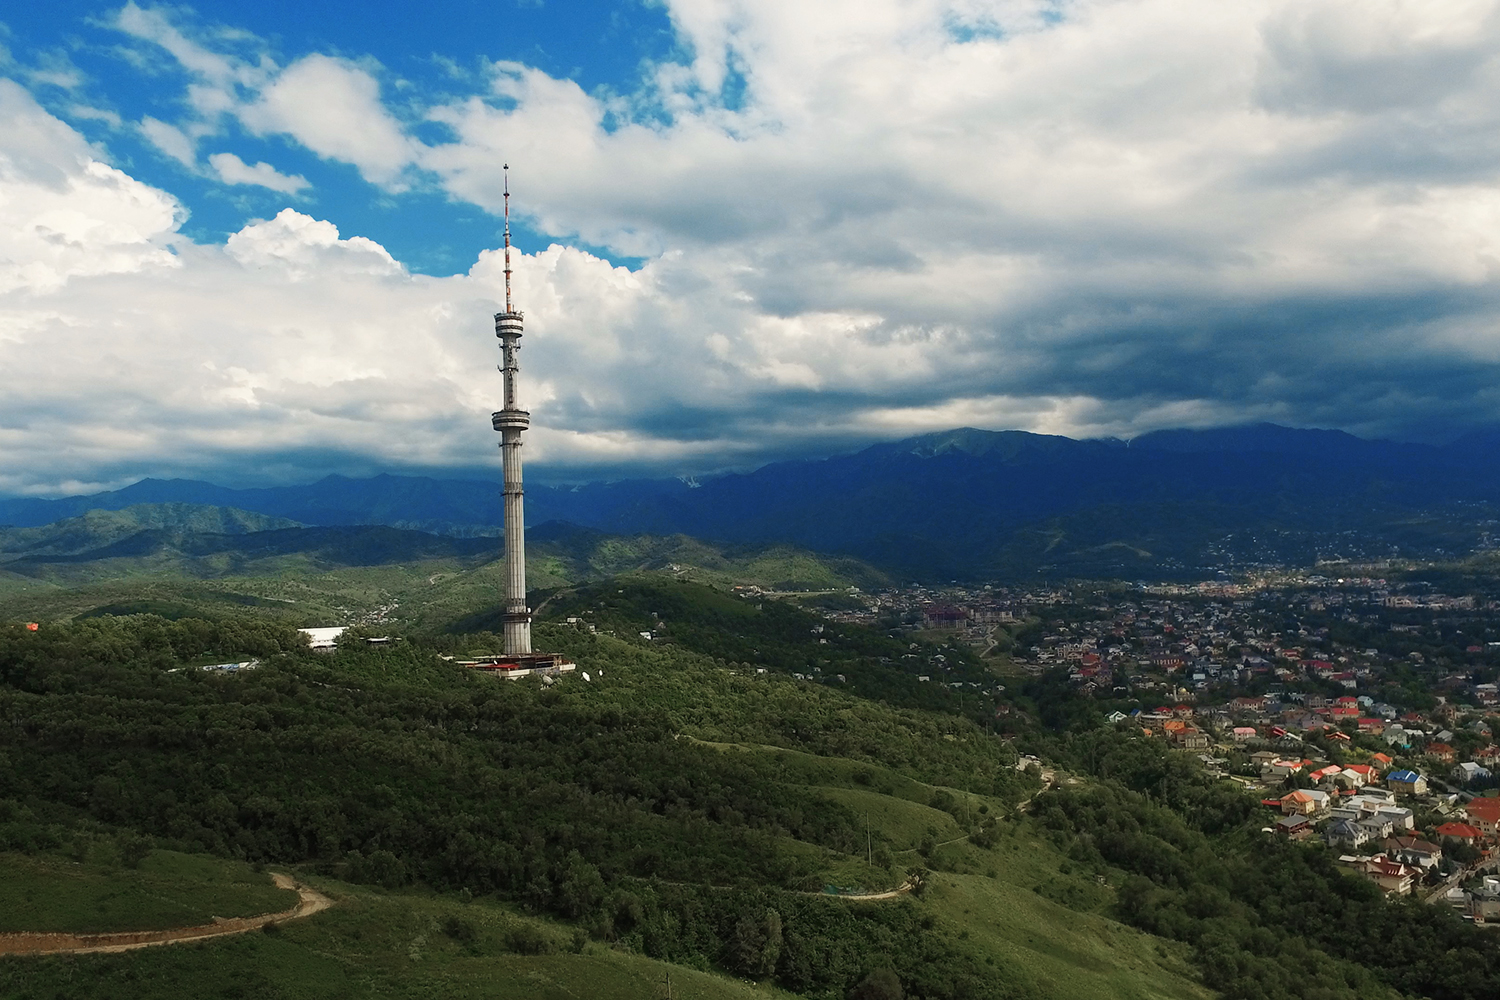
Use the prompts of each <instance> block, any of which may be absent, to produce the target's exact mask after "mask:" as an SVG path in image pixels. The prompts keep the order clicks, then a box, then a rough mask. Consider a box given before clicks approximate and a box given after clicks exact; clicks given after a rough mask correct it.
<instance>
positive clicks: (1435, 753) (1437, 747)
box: [1426, 743, 1453, 764]
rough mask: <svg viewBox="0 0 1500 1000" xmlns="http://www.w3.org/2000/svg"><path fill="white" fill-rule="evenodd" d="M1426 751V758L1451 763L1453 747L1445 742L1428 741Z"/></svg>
mask: <svg viewBox="0 0 1500 1000" xmlns="http://www.w3.org/2000/svg"><path fill="white" fill-rule="evenodd" d="M1426 753H1427V756H1428V758H1430V759H1432V760H1436V761H1440V762H1442V763H1444V764H1451V763H1453V748H1452V747H1450V746H1449V745H1448V744H1446V743H1429V744H1427V751H1426Z"/></svg>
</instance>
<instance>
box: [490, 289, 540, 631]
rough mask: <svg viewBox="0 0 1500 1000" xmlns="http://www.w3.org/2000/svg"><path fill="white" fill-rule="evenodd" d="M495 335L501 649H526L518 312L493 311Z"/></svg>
mask: <svg viewBox="0 0 1500 1000" xmlns="http://www.w3.org/2000/svg"><path fill="white" fill-rule="evenodd" d="M495 336H496V337H498V338H499V339H500V354H501V359H502V360H501V365H500V372H501V374H502V375H504V377H505V409H503V410H497V411H496V412H495V413H494V414H493V415H491V418H490V421H491V424H492V425H493V426H494V428H495V430H497V431H499V432H500V460H501V463H502V466H503V469H504V472H505V486H504V497H505V611H504V622H505V653H506V655H519V654H523V653H529V652H531V609H530V608H529V607H527V606H526V512H525V490H524V489H523V488H522V485H521V434H522V432H523V431H525V430H526V429H527V428H528V427H529V426H530V425H531V414H529V413H527V412H526V411H525V410H523V409H521V408H520V405H519V404H518V403H517V398H516V379H517V376H518V375H519V374H520V371H521V369H520V364H519V362H518V361H517V358H516V354H517V352H518V351H520V349H521V314H520V313H518V312H512V311H507V312H503V313H496V314H495Z"/></svg>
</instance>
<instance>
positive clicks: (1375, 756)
mask: <svg viewBox="0 0 1500 1000" xmlns="http://www.w3.org/2000/svg"><path fill="white" fill-rule="evenodd" d="M1370 763H1371V765H1373V766H1374V767H1377V768H1379V769H1380V770H1382V771H1388V770H1390V767H1391V765H1392V764H1394V763H1396V758H1394V757H1392V756H1390V755H1389V754H1383V753H1372V754H1370Z"/></svg>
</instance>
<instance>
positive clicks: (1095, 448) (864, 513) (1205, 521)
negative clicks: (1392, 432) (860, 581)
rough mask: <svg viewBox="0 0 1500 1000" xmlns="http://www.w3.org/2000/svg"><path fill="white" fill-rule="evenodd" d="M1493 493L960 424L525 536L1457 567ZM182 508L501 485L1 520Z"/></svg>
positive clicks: (427, 508) (576, 490)
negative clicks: (566, 532) (585, 532)
mask: <svg viewBox="0 0 1500 1000" xmlns="http://www.w3.org/2000/svg"><path fill="white" fill-rule="evenodd" d="M1497 496H1500V438H1497V437H1495V436H1493V435H1479V434H1476V435H1472V436H1470V437H1468V438H1464V439H1461V440H1459V441H1457V442H1455V443H1454V444H1452V445H1448V446H1444V447H1438V446H1431V445H1421V444H1406V443H1398V442H1391V441H1370V440H1365V439H1361V438H1357V437H1354V436H1352V435H1350V434H1346V433H1343V432H1340V431H1320V430H1301V429H1293V428H1286V427H1278V426H1275V425H1271V424H1260V425H1254V426H1247V427H1236V428H1225V429H1218V430H1206V431H1193V430H1175V431H1159V432H1155V433H1152V434H1147V435H1144V436H1142V437H1139V438H1136V439H1134V440H1132V441H1129V442H1126V441H1121V440H1115V439H1102V440H1101V439H1093V440H1073V439H1070V438H1065V437H1057V436H1049V435H1038V434H1030V433H1026V432H1021V431H998V432H995V431H980V430H974V429H969V428H962V429H957V430H953V431H946V432H942V433H937V434H927V435H922V436H919V437H914V438H909V439H906V440H903V441H898V442H893V443H887V444H878V445H875V446H872V447H869V448H866V449H864V450H862V451H859V452H856V453H854V454H849V455H840V456H835V457H831V458H827V459H822V460H814V461H798V462H782V463H776V464H772V465H767V466H765V467H762V468H760V469H757V470H755V471H753V472H749V473H744V474H734V475H723V476H717V477H713V478H706V479H702V480H688V481H684V480H678V479H643V480H626V481H620V482H613V483H591V484H587V485H580V486H571V487H558V486H545V485H533V486H529V487H528V489H527V513H528V521H529V522H530V523H532V524H542V523H544V522H548V521H562V522H567V523H570V524H573V525H578V526H582V527H586V528H591V529H594V530H597V531H602V532H608V533H612V534H621V535H635V534H643V533H644V534H651V535H677V534H686V535H691V536H694V537H698V538H704V539H713V540H716V541H720V542H729V543H750V544H758V545H763V544H776V543H787V544H792V545H797V546H801V547H804V548H807V549H811V550H815V551H819V552H826V553H836V554H841V555H847V556H853V557H856V558H859V559H863V560H866V561H867V562H870V563H872V564H874V565H877V566H880V567H882V568H884V569H887V570H889V571H891V572H894V573H897V574H900V575H903V576H911V577H915V578H923V579H935V578H965V579H975V578H1004V577H1014V576H1035V575H1042V576H1050V575H1124V576H1131V575H1138V574H1148V573H1155V574H1172V573H1187V574H1201V573H1202V572H1204V571H1212V570H1226V571H1228V570H1233V569H1235V568H1240V567H1243V566H1245V565H1247V564H1255V563H1288V562H1291V563H1297V562H1302V563H1307V562H1312V561H1316V560H1319V559H1339V558H1343V559H1351V560H1369V559H1380V558H1390V557H1414V558H1433V557H1444V556H1449V557H1451V556H1455V555H1462V554H1467V553H1469V552H1471V551H1473V550H1474V549H1476V548H1484V547H1487V546H1488V545H1489V533H1490V528H1491V527H1492V526H1493V525H1492V524H1491V523H1490V522H1492V521H1493V520H1494V519H1495V518H1496V516H1497V514H1496V510H1495V508H1494V506H1493V505H1494V503H1495V500H1496V498H1497ZM174 503H187V504H196V505H211V506H214V507H219V508H231V509H234V510H237V511H241V512H249V513H253V514H257V515H261V516H262V517H265V518H275V519H282V520H284V521H286V522H296V523H297V524H299V525H316V526H324V527H333V526H354V525H384V526H387V527H391V528H398V529H407V530H419V531H422V532H428V533H436V534H443V535H448V536H453V537H455V538H462V537H467V536H483V535H495V534H498V533H499V524H500V500H499V496H498V484H497V483H495V482H483V481H475V480H441V479H433V478H423V477H407V476H394V475H382V476H376V477H374V478H371V479H349V478H344V477H341V476H329V477H327V478H325V479H322V480H319V481H318V482H316V483H310V484H306V485H299V486H285V487H267V488H258V489H230V488H226V487H221V486H217V485H214V484H211V483H204V482H196V481H190V480H152V479H147V480H143V481H141V482H139V483H136V484H134V485H132V486H129V487H126V488H125V489H122V490H118V491H113V492H109V493H100V494H95V495H93V496H78V497H68V498H64V499H57V500H43V499H34V498H17V499H9V500H0V523H9V524H11V525H15V526H18V527H22V528H24V527H30V526H37V525H42V524H50V523H53V522H56V521H58V520H60V519H62V518H66V517H75V516H78V515H82V514H85V513H86V512H89V511H100V510H119V509H121V508H125V507H132V506H135V505H140V504H174ZM282 527H283V529H284V528H286V527H287V525H282Z"/></svg>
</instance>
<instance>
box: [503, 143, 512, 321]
mask: <svg viewBox="0 0 1500 1000" xmlns="http://www.w3.org/2000/svg"><path fill="white" fill-rule="evenodd" d="M503 169H504V171H505V173H504V177H505V311H506V312H510V311H511V308H510V164H509V163H507V164H505V165H504V167H503Z"/></svg>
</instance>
